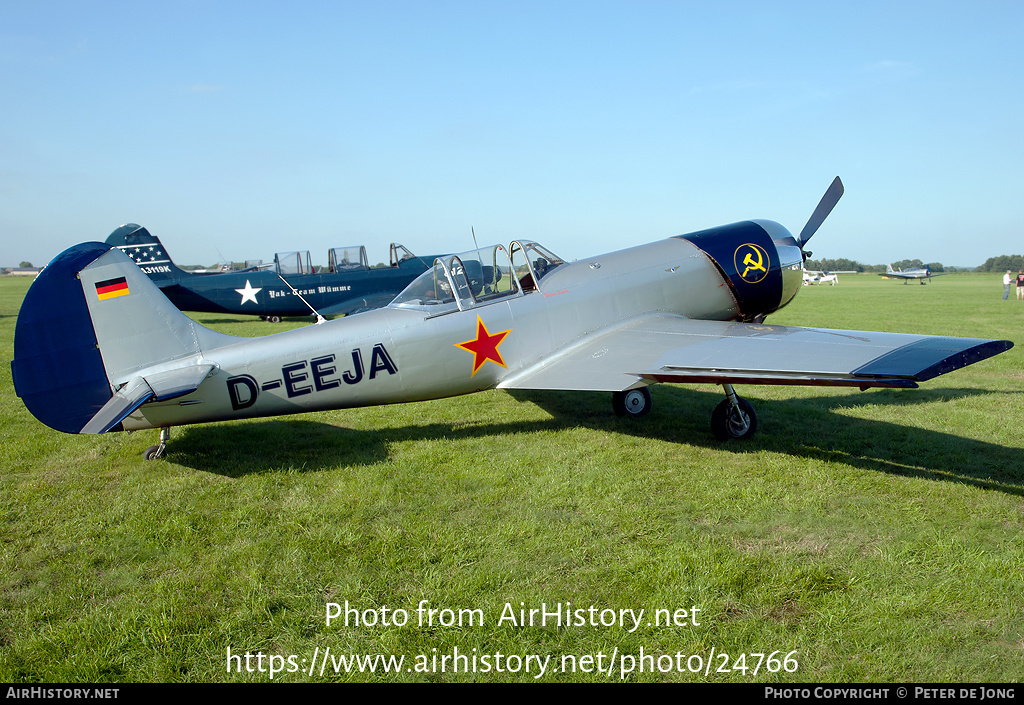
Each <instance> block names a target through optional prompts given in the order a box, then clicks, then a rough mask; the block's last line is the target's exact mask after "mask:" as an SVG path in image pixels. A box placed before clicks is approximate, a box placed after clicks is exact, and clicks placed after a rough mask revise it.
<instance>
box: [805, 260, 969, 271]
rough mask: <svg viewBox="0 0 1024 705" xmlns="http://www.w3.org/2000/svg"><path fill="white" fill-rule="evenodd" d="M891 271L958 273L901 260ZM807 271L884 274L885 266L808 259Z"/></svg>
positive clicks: (942, 267) (939, 267) (937, 265)
mask: <svg viewBox="0 0 1024 705" xmlns="http://www.w3.org/2000/svg"><path fill="white" fill-rule="evenodd" d="M888 264H892V268H893V269H924V268H925V267H928V268H929V269H930V270H932V271H933V272H946V271H950V272H952V271H958V270H957V268H956V267H950V268H948V269H947V268H946V267H945V266H944V265H943V264H942V262H927V263H925V262H922V261H921V260H919V259H901V260H900V261H898V262H890V263H888ZM804 266H805V267H807V269H818V270H823V271H826V272H884V271H885V268H886V265H885V264H861V263H860V262H857V261H856V260H852V259H845V258H843V257H840V258H838V259H827V258H823V259H809V260H807V262H806V264H805V265H804ZM960 271H974V270H973V269H966V270H965V269H963V268H961V269H960Z"/></svg>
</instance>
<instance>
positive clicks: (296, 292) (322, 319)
mask: <svg viewBox="0 0 1024 705" xmlns="http://www.w3.org/2000/svg"><path fill="white" fill-rule="evenodd" d="M275 274H277V278H278V279H280V280H281V281H283V282H284V285H285V286H286V287H288V288H289V289H291V290H292V293H293V294H295V295H296V296H298V297H299V299H301V300H302V303H304V304H306V305H307V306H309V310H310V311H312V312H313V315H314V316H316V324H317V325H320V324H321V323H324V322H326V321H327V319H326V318H324V317H323V316H321V315H320V312H319V311H317V310H316V309H315V308H313V307H312V306H310V305H309V302H308V301H306V300H305V299H304V298H302V294H300V293H299V292H298V291H296V290H295V287H294V286H292V285H291V284H290V283H289V282H288V280H287V279H285V278H284V277H282V276H281V273H280V272H275Z"/></svg>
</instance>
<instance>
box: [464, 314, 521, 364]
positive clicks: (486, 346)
mask: <svg viewBox="0 0 1024 705" xmlns="http://www.w3.org/2000/svg"><path fill="white" fill-rule="evenodd" d="M511 332H512V329H511V328H509V329H508V330H503V331H502V332H500V333H495V334H494V335H491V334H490V333H488V332H487V326H485V325H484V322H483V321H482V320H480V316H477V317H476V339H475V340H467V341H466V342H464V343H455V347H457V348H462V349H463V350H468V351H469V352H471V353H473V374H471V375H470V377H473V376H475V375H476V373H477V370H479V369H480V368H481V367H482V366H483V364H484V363H485V362H487V361H488V360H490V361H491V362H494V363H497V364H499V365H501V366H502V367H504V368H505V369H508V365H506V364H505V361H504V360H503V359H502V357H501V353H500V352H498V346H499V345H501V341H503V340H504V339H505V336H506V335H508V334H509V333H511Z"/></svg>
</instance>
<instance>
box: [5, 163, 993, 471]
mask: <svg viewBox="0 0 1024 705" xmlns="http://www.w3.org/2000/svg"><path fill="white" fill-rule="evenodd" d="M842 191H843V187H842V183H841V182H840V181H839V179H838V178H836V180H835V181H834V182H833V184H832V186H831V187H830V188H829V189H828V191H827V192H826V193H825V196H824V197H823V198H822V200H821V202H820V203H819V204H818V208H817V209H816V210H815V211H814V213H813V214H812V216H811V218H810V220H809V221H808V223H807V225H806V226H805V227H804V229H803V230H802V231H801V233H800V235H799V236H798V237H793V235H791V234H790V233H789V231H788V230H786V229H785V228H784V227H783V226H781V225H779V224H778V223H775V222H772V221H767V220H752V221H745V222H739V223H734V224H732V225H724V226H720V227H716V228H711V229H709V230H702V231H700V232H695V233H690V234H688V235H679V236H676V237H670V238H668V239H665V240H660V241H657V242H653V243H650V244H646V245H640V246H637V247H631V248H629V249H625V250H620V251H618V252H612V253H610V254H605V255H600V256H597V257H589V258H587V259H583V260H579V261H576V262H572V263H567V262H564V261H563V260H562V259H560V258H559V257H557V256H556V255H554V254H552V253H551V251H549V250H547V249H545V248H544V247H542V246H541V245H539V244H537V243H535V242H531V241H524V240H519V241H515V242H512V243H511V245H510V246H509V248H508V249H507V250H506V249H505V248H504V247H502V246H501V245H494V246H492V247H487V248H483V249H478V250H475V251H472V252H468V253H463V254H459V255H449V256H446V257H442V258H438V259H437V260H436V261H435V262H434V264H433V266H432V267H430V268H429V269H427V270H426V271H424V272H423V273H422V274H421V275H420V276H419V277H417V278H416V279H415V280H414V281H413V282H412V283H411V284H409V286H408V287H406V289H405V290H404V291H403V292H402V293H401V294H400V295H399V296H397V297H396V298H395V299H394V301H392V302H391V303H390V304H388V305H387V306H386V307H384V308H379V309H376V310H372V311H367V312H365V313H360V314H358V315H355V316H347V317H345V318H340V319H335V320H332V321H326V322H322V323H318V324H316V325H310V326H306V327H303V328H299V329H296V330H291V331H286V332H282V333H278V334H276V335H268V336H265V337H260V338H240V337H235V336H230V335H225V334H223V333H217V332H214V331H212V330H210V329H208V328H205V327H203V326H201V325H199V324H198V323H196V322H195V321H193V320H191V319H189V318H188V317H187V316H185V315H184V314H182V313H180V312H179V311H178V310H177V309H176V308H175V307H174V306H173V305H172V304H171V303H170V301H168V300H167V297H165V296H164V295H163V294H162V293H161V292H160V289H159V288H157V287H156V286H155V285H154V284H153V283H152V282H151V281H150V280H149V278H148V277H147V276H146V275H145V274H143V273H142V271H141V270H140V269H139V268H138V267H137V266H136V265H135V263H134V262H133V261H132V260H131V259H129V258H128V256H127V255H125V253H123V252H121V250H119V249H118V248H116V247H111V246H110V245H107V244H101V243H95V242H93V243H84V244H81V245H77V246H75V247H72V248H70V249H68V250H66V251H65V252H63V253H62V254H60V255H58V256H57V257H56V258H55V259H54V260H53V261H52V262H51V263H50V264H49V265H47V267H46V268H45V269H44V270H43V271H42V273H41V274H40V275H39V277H38V278H37V279H36V280H35V283H34V284H33V285H32V287H31V288H30V289H29V292H28V294H27V295H26V297H25V301H24V303H23V304H22V307H21V311H20V313H19V316H18V322H17V326H16V330H15V340H14V362H13V363H12V370H13V376H14V385H15V389H16V390H17V393H18V395H19V396H20V397H21V398H22V400H23V401H24V403H25V405H26V406H27V407H28V409H29V410H30V411H31V412H32V414H34V415H35V416H36V418H38V419H39V420H40V421H42V422H43V423H45V424H46V425H48V426H50V427H52V428H54V429H57V430H59V431H64V432H67V433H105V432H108V431H121V430H129V431H131V430H137V429H147V428H152V429H160V442H159V444H158V445H155V446H151V447H150V448H149V449H148V450H147V451H146V457H147V458H158V457H162V456H163V455H164V453H165V452H166V443H167V440H168V438H169V429H170V428H171V427H172V426H179V425H183V424H196V423H205V422H211V421H222V420H227V419H241V418H253V417H266V416H278V415H283V414H297V413H301V412H306V411H316V410H325V409H343V408H348V407H358V406H370V405H376V404H393V403H398V402H411V401H421V400H426V399H439V398H443V397H451V396H455V395H459V394H469V393H471V392H478V391H481V390H485V389H494V388H499V389H560V390H580V391H600V392H606V393H611V396H612V402H613V407H614V409H615V411H616V412H617V413H619V414H620V415H632V416H640V415H643V414H644V413H646V412H647V411H648V410H649V409H650V406H651V395H650V392H649V391H648V387H649V386H650V385H652V384H655V383H661V382H677V383H694V382H702V383H712V384H718V385H721V386H722V388H723V390H724V392H725V399H724V400H723V401H722V402H721V403H720V404H719V405H718V406H717V407H716V408H715V410H714V412H713V413H712V415H711V425H712V430H713V432H714V434H715V435H716V436H717V437H719V438H721V439H741V438H749V437H750V436H751V435H752V434H753V433H754V430H755V428H756V426H757V421H756V416H755V414H754V409H753V407H752V406H751V405H750V403H749V402H747V401H746V400H744V399H742V398H740V397H739V396H738V395H737V394H736V391H735V389H734V385H738V384H778V385H792V384H801V385H840V386H853V387H860V388H861V389H867V388H869V387H916V386H917V384H918V383H919V382H923V381H925V380H929V379H932V378H933V377H936V376H938V375H941V374H945V373H947V372H951V371H953V370H956V369H958V368H960V367H964V366H965V365H970V364H972V363H975V362H978V361H980V360H984V359H985V358H988V357H991V356H993V355H996V354H999V353H1001V352H1003V351H1005V350H1008V349H1009V348H1011V347H1012V346H1013V344H1012V343H1011V342H1010V341H1007V340H985V339H973V338H950V337H940V336H928V335H907V334H896V333H875V332H867V331H849V330H828V329H820V328H799V327H792V326H776V325H766V324H765V323H764V319H765V316H767V315H769V314H771V313H772V312H774V311H777V310H778V309H780V308H782V307H783V306H785V305H786V304H787V303H789V302H790V301H791V300H792V299H793V297H794V296H795V295H796V294H797V292H798V291H800V289H801V284H802V279H803V276H802V271H801V265H802V263H803V261H804V258H805V253H804V251H803V247H804V245H805V244H806V243H807V241H808V240H809V239H810V237H811V236H812V235H813V234H814V233H815V231H816V230H817V229H818V227H819V226H820V225H821V223H822V222H823V221H824V220H825V218H826V217H827V216H828V214H829V213H830V212H831V210H832V208H833V206H834V205H835V203H836V202H837V201H838V200H839V197H840V196H841V195H842Z"/></svg>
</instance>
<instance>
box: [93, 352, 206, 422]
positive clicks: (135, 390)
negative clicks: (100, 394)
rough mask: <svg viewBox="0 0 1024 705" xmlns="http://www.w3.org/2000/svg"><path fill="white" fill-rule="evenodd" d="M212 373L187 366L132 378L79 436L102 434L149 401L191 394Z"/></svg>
mask: <svg viewBox="0 0 1024 705" xmlns="http://www.w3.org/2000/svg"><path fill="white" fill-rule="evenodd" d="M212 370H213V365H211V364H203V365H190V366H188V367H184V368H179V369H176V370H168V371H166V372H156V373H154V374H147V375H145V376H142V377H135V378H133V379H132V380H131V381H130V382H128V384H126V385H124V386H123V387H121V388H120V389H118V390H117V391H116V392H114V396H112V397H111V398H110V401H108V402H107V403H106V404H104V406H103V408H102V409H100V410H99V411H98V412H97V413H96V415H95V416H93V417H92V418H91V419H90V420H89V422H88V423H87V424H85V426H83V427H82V430H81V431H79V433H106V432H107V431H110V430H111V429H113V428H114V427H116V426H117V425H118V424H119V423H121V422H122V421H123V420H124V419H125V418H127V417H128V416H129V415H131V413H132V412H133V411H135V410H136V409H138V408H139V407H140V406H142V405H143V404H144V403H146V402H147V401H149V400H150V399H155V400H156V401H165V400H167V399H174V398H175V397H180V396H184V395H185V394H191V393H192V392H194V391H196V390H197V389H198V388H199V385H200V384H202V382H203V380H204V379H206V377H207V375H209V374H210V372H211V371H212Z"/></svg>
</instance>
